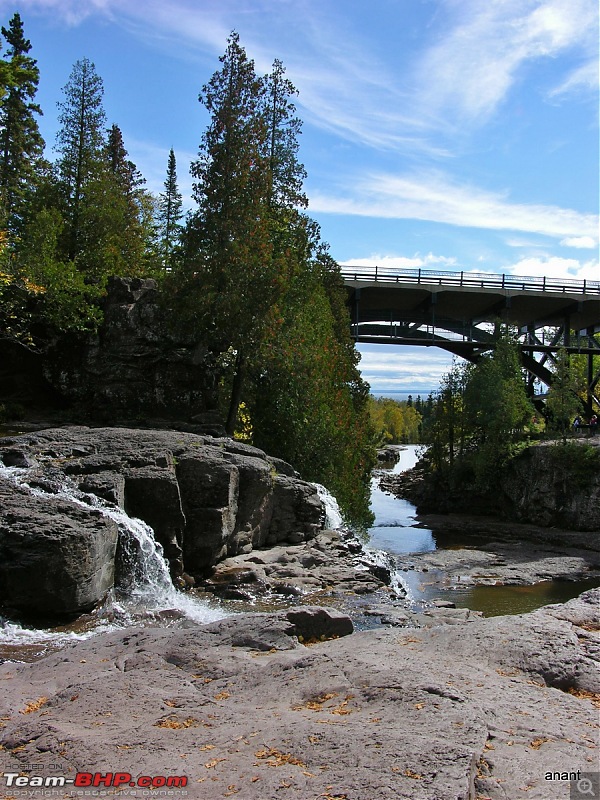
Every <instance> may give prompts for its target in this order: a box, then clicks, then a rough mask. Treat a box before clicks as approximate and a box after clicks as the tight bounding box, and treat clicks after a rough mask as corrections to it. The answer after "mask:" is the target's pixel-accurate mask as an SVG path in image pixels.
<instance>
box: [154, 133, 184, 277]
mask: <svg viewBox="0 0 600 800" xmlns="http://www.w3.org/2000/svg"><path fill="white" fill-rule="evenodd" d="M164 187H165V190H164V192H162V193H161V194H160V195H159V198H158V208H157V212H158V213H157V223H158V235H159V240H160V250H161V256H162V260H163V264H164V266H165V267H166V268H167V269H172V268H173V251H174V249H175V247H176V246H177V244H178V243H179V239H180V236H181V224H180V223H181V219H182V217H183V211H182V205H183V203H182V198H181V192H180V191H179V189H178V187H177V163H176V160H175V152H174V151H173V148H171V150H170V151H169V160H168V162H167V177H166V180H165V183H164Z"/></svg>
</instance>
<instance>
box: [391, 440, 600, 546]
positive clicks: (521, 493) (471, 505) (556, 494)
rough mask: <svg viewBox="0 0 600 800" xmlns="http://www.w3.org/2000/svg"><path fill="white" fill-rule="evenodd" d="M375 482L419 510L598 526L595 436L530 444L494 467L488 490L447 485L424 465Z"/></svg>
mask: <svg viewBox="0 0 600 800" xmlns="http://www.w3.org/2000/svg"><path fill="white" fill-rule="evenodd" d="M573 448H575V449H573ZM380 485H381V488H382V489H384V490H386V491H389V492H392V493H393V494H396V495H397V496H398V497H405V498H406V499H407V500H410V501H411V502H412V503H414V504H415V505H416V506H417V510H418V511H419V513H420V514H430V513H433V514H436V513H439V514H448V513H465V514H483V515H496V516H499V517H501V518H503V519H511V520H515V521H517V522H521V523H527V524H531V525H540V526H544V527H557V528H563V529H570V530H574V531H600V437H593V438H588V439H583V438H581V439H573V440H571V441H570V442H568V443H567V444H566V445H565V444H564V443H560V442H543V443H539V444H537V445H532V446H531V447H528V448H527V449H526V450H524V451H523V452H522V453H520V454H519V455H518V456H517V457H516V458H513V459H511V460H510V461H509V462H508V463H507V464H506V465H505V467H504V468H503V469H502V470H499V471H498V474H497V477H496V481H495V483H494V486H493V487H492V489H491V490H490V491H488V492H485V491H482V490H479V489H477V490H476V489H475V487H474V486H473V485H472V484H470V483H469V482H468V481H466V480H463V481H462V482H461V483H460V484H459V485H450V484H449V482H448V480H447V479H445V478H444V477H443V476H442V477H440V476H439V475H438V474H437V473H435V474H434V473H431V472H429V471H428V470H427V469H426V468H424V465H423V464H421V465H419V464H418V465H417V466H416V467H415V468H414V469H412V470H409V471H408V472H405V473H400V474H385V473H383V474H382V475H381V476H380Z"/></svg>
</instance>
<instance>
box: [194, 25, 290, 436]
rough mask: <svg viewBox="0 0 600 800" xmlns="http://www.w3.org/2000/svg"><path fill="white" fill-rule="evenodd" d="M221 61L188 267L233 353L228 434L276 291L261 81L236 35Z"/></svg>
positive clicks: (204, 96) (199, 169) (207, 102)
mask: <svg viewBox="0 0 600 800" xmlns="http://www.w3.org/2000/svg"><path fill="white" fill-rule="evenodd" d="M220 60H221V63H222V65H223V66H222V68H221V69H220V70H219V71H218V72H216V73H215V74H214V75H213V76H212V78H211V80H210V81H209V83H208V84H206V85H205V86H204V87H203V90H202V93H201V95H200V98H199V99H200V101H201V102H202V103H203V104H204V106H205V107H206V109H207V111H208V112H209V114H210V116H211V122H210V125H209V127H208V129H207V130H206V132H205V134H204V136H203V137H202V142H201V144H200V152H199V158H198V160H197V161H195V162H194V163H193V164H192V166H191V172H192V175H193V176H194V177H195V178H196V183H195V184H194V198H195V200H196V201H197V202H198V206H199V208H198V213H197V214H196V215H195V216H194V218H193V222H192V227H193V236H192V237H188V241H193V242H194V246H195V253H194V258H193V259H192V261H191V269H192V270H193V271H194V272H198V271H200V272H201V276H200V285H201V291H202V293H203V295H204V297H205V303H204V308H205V311H206V312H207V314H206V316H205V322H206V327H207V329H212V330H213V331H214V334H213V335H214V338H215V340H216V341H218V340H220V344H219V346H220V347H221V348H222V349H223V350H227V349H228V348H231V349H232V351H233V352H235V369H234V376H233V383H232V389H231V399H230V407H229V413H228V418H227V430H228V432H230V433H233V429H234V427H235V421H236V418H237V409H238V407H239V402H240V398H241V390H242V386H243V381H244V376H245V370H246V358H247V354H248V353H249V352H252V351H253V350H254V349H255V347H256V346H257V343H258V342H260V339H261V335H262V334H261V332H262V330H264V327H265V325H266V324H267V322H268V313H269V310H270V308H271V307H272V306H273V304H274V302H275V299H276V296H277V294H278V292H279V290H280V288H279V284H278V281H277V274H276V269H274V268H273V263H272V257H271V256H272V249H271V242H270V231H269V215H268V198H269V170H268V164H267V161H266V155H265V153H266V147H267V129H266V126H265V121H264V114H263V113H262V101H263V86H264V82H263V81H262V80H261V79H259V78H258V77H257V75H256V73H255V70H254V62H253V61H251V60H249V59H248V57H247V55H246V52H245V50H244V49H243V48H242V47H241V45H240V43H239V36H238V35H237V33H232V34H231V36H230V37H229V39H228V43H227V50H226V52H225V54H224V55H223V56H222V57H221V59H220ZM206 301H208V302H206Z"/></svg>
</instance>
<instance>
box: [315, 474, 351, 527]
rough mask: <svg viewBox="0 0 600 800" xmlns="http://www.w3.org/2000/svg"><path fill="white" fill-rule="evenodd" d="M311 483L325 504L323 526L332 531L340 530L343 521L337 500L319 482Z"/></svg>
mask: <svg viewBox="0 0 600 800" xmlns="http://www.w3.org/2000/svg"><path fill="white" fill-rule="evenodd" d="M312 485H313V486H314V487H315V489H316V490H317V494H318V495H319V498H320V499H321V500H322V502H323V505H324V506H325V527H326V528H328V529H330V530H334V531H337V530H340V528H342V526H343V524H344V521H343V519H342V512H341V511H340V507H339V505H338V501H337V500H336V499H335V497H334V496H333V495H332V494H331V492H330V491H329V490H328V489H326V488H325V487H324V486H322V485H321V484H320V483H313V484H312Z"/></svg>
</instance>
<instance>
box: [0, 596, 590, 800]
mask: <svg viewBox="0 0 600 800" xmlns="http://www.w3.org/2000/svg"><path fill="white" fill-rule="evenodd" d="M599 602H600V592H599V591H598V590H595V591H594V592H588V593H586V594H584V595H582V596H581V597H580V598H578V599H576V600H573V601H571V602H569V603H567V604H566V605H564V606H548V607H546V608H543V609H540V610H539V611H536V612H534V613H532V614H526V615H522V616H517V617H494V618H489V619H481V618H479V619H472V620H471V621H469V622H466V623H462V624H453V625H447V624H438V625H434V626H433V627H431V628H422V629H413V630H398V628H392V629H389V628H388V629H382V628H379V629H377V630H368V631H362V632H358V633H352V634H350V631H351V624H349V620H347V619H344V618H343V617H340V616H338V615H334V614H331V612H328V611H326V610H325V609H320V610H317V609H308V610H305V609H298V610H297V609H293V610H290V611H288V612H282V613H279V614H277V615H263V614H252V615H240V616H235V617H231V618H228V619H226V620H222V621H220V622H216V623H211V624H210V625H206V626H195V627H193V628H185V629H179V630H173V629H170V630H158V629H140V628H136V629H129V630H126V631H119V632H115V633H111V634H101V635H99V636H96V637H93V638H92V639H88V640H87V641H85V642H81V643H79V644H77V645H75V646H72V647H69V648H67V649H65V650H63V651H62V652H60V653H56V654H53V655H51V656H47V657H46V658H44V659H42V660H40V661H37V662H35V663H32V664H18V663H5V664H3V665H0V717H1V719H2V721H3V723H2V730H1V731H0V770H3V771H4V773H5V774H6V773H10V774H13V775H24V776H31V775H41V776H52V775H65V776H68V777H74V776H75V775H76V774H77V773H78V772H82V773H102V774H103V775H106V773H111V775H112V774H113V773H115V771H116V770H117V769H118V770H119V771H120V772H124V773H129V777H128V778H126V785H127V787H129V786H130V785H131V786H133V787H134V788H132V789H129V788H127V792H128V794H131V795H132V796H143V795H144V794H147V793H148V791H149V790H148V789H145V790H142V789H140V788H139V787H138V786H137V785H136V784H137V780H138V777H139V776H140V775H145V776H161V775H162V776H181V777H184V778H185V784H182V783H180V784H179V787H180V789H183V788H185V790H186V791H187V793H188V795H187V796H189V797H193V798H197V800H213V798H216V797H240V798H244V800H275V798H280V797H285V798H288V799H289V800H308V798H318V797H320V798H331V799H332V800H333V798H339V800H342V798H347V800H374V798H377V800H399V798H411V800H450V798H453V799H455V800H474V799H475V798H487V799H488V800H507V798H514V799H515V800H516V798H525V797H526V798H528V800H549V798H553V800H559V798H564V800H567V798H568V797H569V796H571V797H574V796H575V794H573V793H571V791H570V784H571V786H572V787H573V791H574V792H577V788H576V780H577V776H578V775H579V777H586V776H588V777H589V778H591V779H592V780H594V781H595V780H597V769H598V709H597V708H596V707H595V705H594V704H597V703H598V693H599V692H600V682H599V678H598V675H599V672H598V646H597V631H598V628H599V627H600V620H599V618H598V604H599ZM294 615H295V616H294ZM344 634H350V635H344ZM332 637H333V638H332ZM335 637H339V638H335ZM321 639H325V641H321ZM304 643H306V645H308V646H306V645H305V644H304ZM570 776H571V777H572V778H573V780H572V781H570ZM590 785H591V786H592V788H594V787H595V786H596V784H594V783H590ZM163 786H164V784H163ZM54 791H56V790H54ZM93 791H94V792H95V793H103V792H104V791H106V794H107V795H108V794H109V793H110V792H113V791H116V789H115V788H114V787H112V788H110V789H106V790H105V789H103V788H102V787H100V788H97V789H93ZM156 791H157V792H162V791H169V790H165V789H160V788H157V789H156ZM170 791H171V792H172V793H173V794H174V795H176V794H177V793H178V792H177V790H176V789H173V788H171V789H170ZM74 793H75V790H73V795H74ZM577 793H578V794H579V792H577ZM15 794H16V792H15ZM61 794H62V792H61ZM64 796H71V792H70V791H69V789H68V787H67V788H66V789H65V793H64ZM581 796H584V795H583V794H582V795H581Z"/></svg>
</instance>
